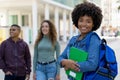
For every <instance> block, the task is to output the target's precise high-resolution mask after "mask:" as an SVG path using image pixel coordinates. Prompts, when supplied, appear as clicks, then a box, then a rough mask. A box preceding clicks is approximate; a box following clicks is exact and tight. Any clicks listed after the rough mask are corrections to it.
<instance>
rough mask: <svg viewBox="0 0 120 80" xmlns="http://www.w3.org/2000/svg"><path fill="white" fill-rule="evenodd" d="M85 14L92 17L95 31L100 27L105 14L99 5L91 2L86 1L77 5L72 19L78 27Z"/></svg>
mask: <svg viewBox="0 0 120 80" xmlns="http://www.w3.org/2000/svg"><path fill="white" fill-rule="evenodd" d="M84 15H87V16H90V17H91V18H92V20H93V24H94V27H93V29H92V31H95V30H97V29H98V28H99V27H100V25H101V22H102V18H103V15H102V11H101V9H100V8H99V7H98V6H96V5H95V4H93V3H90V2H84V3H81V4H78V5H76V6H75V8H74V9H73V11H72V21H73V24H74V25H75V26H76V27H77V28H78V20H79V18H80V17H81V16H84Z"/></svg>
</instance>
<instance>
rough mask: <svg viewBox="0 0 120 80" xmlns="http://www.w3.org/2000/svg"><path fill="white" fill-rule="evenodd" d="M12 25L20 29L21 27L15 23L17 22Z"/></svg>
mask: <svg viewBox="0 0 120 80" xmlns="http://www.w3.org/2000/svg"><path fill="white" fill-rule="evenodd" d="M13 26H14V27H17V28H19V29H20V30H21V27H20V26H19V25H17V24H12V25H11V27H13Z"/></svg>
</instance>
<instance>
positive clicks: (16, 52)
mask: <svg viewBox="0 0 120 80" xmlns="http://www.w3.org/2000/svg"><path fill="white" fill-rule="evenodd" d="M16 45H17V44H16V43H15V46H14V48H15V53H14V54H15V66H16V70H15V74H16V75H17V65H18V64H17V58H16V57H17V56H18V55H17V46H16Z"/></svg>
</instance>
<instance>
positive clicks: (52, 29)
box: [35, 20, 57, 46]
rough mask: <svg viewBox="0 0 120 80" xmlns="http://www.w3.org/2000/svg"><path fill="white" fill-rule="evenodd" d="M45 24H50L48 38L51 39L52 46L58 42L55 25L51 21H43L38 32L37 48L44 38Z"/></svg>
mask: <svg viewBox="0 0 120 80" xmlns="http://www.w3.org/2000/svg"><path fill="white" fill-rule="evenodd" d="M44 22H47V23H48V24H49V35H48V37H49V38H50V40H51V42H52V45H53V46H54V45H55V43H56V41H57V32H56V29H55V25H54V24H53V23H52V22H51V21H50V20H43V21H42V23H41V26H40V29H39V31H38V36H37V39H36V41H35V46H36V45H38V43H39V42H40V40H41V39H42V38H43V36H44V35H43V33H42V24H43V23H44Z"/></svg>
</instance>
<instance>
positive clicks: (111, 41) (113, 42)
mask: <svg viewBox="0 0 120 80" xmlns="http://www.w3.org/2000/svg"><path fill="white" fill-rule="evenodd" d="M106 40H107V42H108V45H109V46H111V47H112V48H113V49H114V50H115V55H116V59H117V62H118V75H117V77H116V79H115V80H120V46H119V45H120V38H115V37H108V38H106ZM66 44H67V43H65V42H60V45H61V52H62V51H63V50H64V48H65V46H66ZM29 47H30V51H31V56H32V61H33V54H34V53H33V45H29ZM32 74H33V73H31V76H30V80H32ZM60 77H61V80H67V77H66V74H65V71H64V69H63V68H61V70H60ZM0 80H4V74H3V72H2V71H1V70H0Z"/></svg>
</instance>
